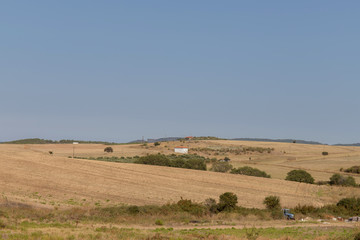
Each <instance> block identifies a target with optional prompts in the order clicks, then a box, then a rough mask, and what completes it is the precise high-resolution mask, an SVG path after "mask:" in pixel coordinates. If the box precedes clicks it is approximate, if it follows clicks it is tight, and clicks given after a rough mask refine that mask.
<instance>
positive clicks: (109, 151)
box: [104, 147, 114, 153]
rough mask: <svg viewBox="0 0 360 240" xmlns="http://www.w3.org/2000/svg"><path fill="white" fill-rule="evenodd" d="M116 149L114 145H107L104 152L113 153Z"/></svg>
mask: <svg viewBox="0 0 360 240" xmlns="http://www.w3.org/2000/svg"><path fill="white" fill-rule="evenodd" d="M113 151H114V150H113V148H112V147H106V148H104V152H107V153H112V152H113Z"/></svg>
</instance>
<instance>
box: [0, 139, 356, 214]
mask: <svg viewBox="0 0 360 240" xmlns="http://www.w3.org/2000/svg"><path fill="white" fill-rule="evenodd" d="M235 143H239V142H237V141H234V143H233V144H235ZM165 144H168V146H167V145H165ZM169 144H170V143H162V145H161V146H162V148H157V147H152V146H146V147H144V146H142V145H140V144H137V145H114V146H113V148H114V153H113V154H114V155H116V154H118V155H123V156H126V155H128V156H134V155H146V154H147V153H151V152H154V153H155V152H164V153H167V152H166V151H168V152H171V150H168V149H171V147H170V145H169ZM173 144H176V143H173ZM177 144H179V143H177ZM190 144H198V146H201V145H207V146H212V145H214V144H215V145H216V144H217V145H218V144H224V142H223V141H202V142H198V143H190ZM247 144H249V143H247ZM258 144H260V143H258ZM261 144H263V146H268V144H269V143H261ZM277 144H280V143H277ZM272 146H273V147H275V151H278V146H277V145H272ZM303 146H308V147H309V146H311V145H303ZM303 146H301V145H296V147H293V149H292V150H291V151H293V152H294V154H295V155H296V154H298V153H297V152H298V151H299V150H300V149H303ZM103 149H104V145H101V144H79V145H77V146H76V148H75V155H77V156H96V155H98V156H100V155H104V152H103ZM306 149H307V148H306ZM50 150H51V151H53V152H54V154H53V155H50V154H49V153H48V151H50ZM308 150H309V152H308V153H307V154H309V155H311V151H310V150H311V149H308ZM72 151H73V145H72V144H58V145H54V144H41V145H19V144H2V145H0V164H1V166H2V167H1V168H0V191H1V192H2V193H3V197H2V201H15V202H21V203H26V204H33V205H38V206H43V207H53V206H57V207H67V206H80V205H89V206H94V205H95V204H96V205H111V204H119V203H125V204H137V205H144V204H163V203H167V202H172V201H178V200H179V199H180V198H181V197H182V198H186V199H192V200H195V201H198V202H202V201H204V200H205V199H207V198H217V197H218V196H219V195H220V194H221V193H223V192H226V191H230V192H234V193H236V194H237V195H238V196H239V205H242V206H246V207H258V208H263V204H262V201H263V199H264V198H265V197H266V196H268V195H278V196H280V197H281V200H282V203H283V204H284V205H285V206H288V207H292V206H295V205H297V204H312V205H317V206H319V205H323V204H326V203H334V202H336V201H338V200H339V199H340V198H343V197H345V196H353V195H359V194H360V189H353V188H339V187H329V186H317V185H308V184H302V183H296V182H289V181H284V180H280V179H265V178H256V177H249V176H241V175H233V174H225V173H215V172H209V171H197V170H188V169H177V168H169V167H159V166H147V165H138V164H126V163H110V162H100V161H92V160H84V159H71V158H68V157H67V156H70V155H71V153H72ZM329 152H330V153H332V152H331V151H329ZM275 153H276V152H275ZM357 153H358V152H357ZM253 156H256V155H253ZM259 156H260V155H259ZM264 156H267V155H264ZM232 161H234V163H236V162H238V163H241V161H240V160H239V159H234V160H232ZM256 161H257V160H256ZM301 162H302V161H300V162H299V163H298V164H301ZM312 162H314V161H312ZM268 164H269V165H268V168H269V169H270V168H273V167H274V166H275V167H276V163H274V166H272V165H271V164H270V162H269V163H268ZM326 165H328V164H326ZM259 166H263V167H265V166H266V165H261V163H260V162H259ZM315 167H317V165H316V164H315ZM323 167H324V164H323Z"/></svg>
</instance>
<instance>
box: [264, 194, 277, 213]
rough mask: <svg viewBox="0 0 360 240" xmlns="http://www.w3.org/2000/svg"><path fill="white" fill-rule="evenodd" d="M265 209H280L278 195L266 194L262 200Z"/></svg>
mask: <svg viewBox="0 0 360 240" xmlns="http://www.w3.org/2000/svg"><path fill="white" fill-rule="evenodd" d="M263 203H264V204H265V206H266V208H267V209H270V210H274V209H280V208H281V206H280V198H279V197H278V196H268V197H266V198H265V199H264V202H263Z"/></svg>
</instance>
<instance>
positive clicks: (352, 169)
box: [340, 166, 360, 174]
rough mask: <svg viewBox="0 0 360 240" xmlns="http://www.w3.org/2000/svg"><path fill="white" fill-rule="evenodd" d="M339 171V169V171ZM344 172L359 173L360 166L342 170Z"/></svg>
mask: <svg viewBox="0 0 360 240" xmlns="http://www.w3.org/2000/svg"><path fill="white" fill-rule="evenodd" d="M340 171H341V169H340ZM344 172H348V173H358V174H359V173H360V166H352V167H350V168H347V169H345V170H344Z"/></svg>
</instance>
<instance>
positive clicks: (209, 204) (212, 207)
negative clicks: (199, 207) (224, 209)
mask: <svg viewBox="0 0 360 240" xmlns="http://www.w3.org/2000/svg"><path fill="white" fill-rule="evenodd" d="M204 205H205V207H206V208H207V209H208V211H209V212H211V213H217V212H218V206H217V203H216V200H215V199H213V198H208V199H206V200H205V202H204Z"/></svg>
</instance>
